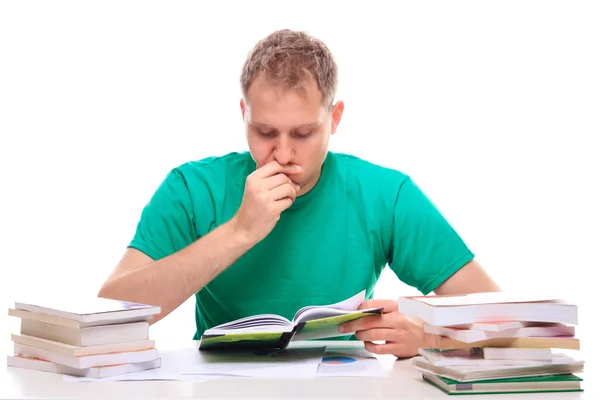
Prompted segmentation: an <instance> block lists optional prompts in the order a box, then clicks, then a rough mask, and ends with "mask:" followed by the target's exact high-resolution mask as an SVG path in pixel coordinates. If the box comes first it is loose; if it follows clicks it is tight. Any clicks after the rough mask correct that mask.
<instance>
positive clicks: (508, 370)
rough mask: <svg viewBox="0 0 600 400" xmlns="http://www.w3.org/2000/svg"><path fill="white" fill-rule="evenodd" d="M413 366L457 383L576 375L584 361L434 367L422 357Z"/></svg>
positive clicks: (414, 361)
mask: <svg viewBox="0 0 600 400" xmlns="http://www.w3.org/2000/svg"><path fill="white" fill-rule="evenodd" d="M412 364H413V366H414V367H415V368H416V369H417V370H419V371H420V372H421V373H424V374H433V375H438V376H443V377H444V378H448V379H452V380H455V381H457V382H474V381H480V380H483V379H506V378H516V377H525V376H542V375H557V374H577V373H582V372H583V366H584V361H583V360H573V361H572V362H570V363H562V364H540V365H489V366H483V365H475V366H473V365H443V366H438V365H434V364H433V363H432V362H431V361H429V360H428V359H427V358H425V357H423V356H417V357H415V358H413V359H412Z"/></svg>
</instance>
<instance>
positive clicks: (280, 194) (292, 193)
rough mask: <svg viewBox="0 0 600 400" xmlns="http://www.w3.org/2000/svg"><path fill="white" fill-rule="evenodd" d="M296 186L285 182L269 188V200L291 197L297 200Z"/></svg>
mask: <svg viewBox="0 0 600 400" xmlns="http://www.w3.org/2000/svg"><path fill="white" fill-rule="evenodd" d="M296 186H297V185H296ZM296 194H297V192H296V188H294V187H292V185H290V184H288V183H284V184H283V185H280V186H277V187H276V188H273V189H271V190H269V192H268V197H269V200H272V201H277V200H281V199H284V198H286V197H289V198H290V199H291V200H292V201H294V200H296Z"/></svg>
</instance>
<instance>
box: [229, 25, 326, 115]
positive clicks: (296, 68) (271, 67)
mask: <svg viewBox="0 0 600 400" xmlns="http://www.w3.org/2000/svg"><path fill="white" fill-rule="evenodd" d="M259 75H262V76H264V77H265V78H266V79H267V80H268V81H271V82H273V83H274V84H276V85H280V86H283V87H284V88H286V89H291V88H302V83H303V82H304V80H305V79H307V78H310V77H312V78H314V79H315V81H316V82H317V86H318V88H319V91H320V92H321V96H322V99H323V104H324V105H325V106H326V107H331V105H332V103H333V98H334V96H335V93H336V90H337V81H338V70H337V64H336V62H335V59H334V57H333V55H332V54H331V52H330V51H329V49H328V48H327V46H325V44H324V43H323V42H322V41H320V40H318V39H316V38H314V37H313V36H310V35H309V34H307V33H306V32H302V31H292V30H289V29H282V30H278V31H275V32H273V33H271V34H270V35H269V36H267V37H265V38H264V39H262V40H260V41H259V42H258V43H257V44H256V46H255V47H254V49H252V51H251V52H250V54H248V57H247V59H246V62H245V63H244V66H243V68H242V74H241V77H240V84H241V87H242V93H243V94H244V96H246V95H247V93H248V88H249V87H250V85H251V84H252V82H253V81H254V80H255V79H256V78H257V77H258V76H259Z"/></svg>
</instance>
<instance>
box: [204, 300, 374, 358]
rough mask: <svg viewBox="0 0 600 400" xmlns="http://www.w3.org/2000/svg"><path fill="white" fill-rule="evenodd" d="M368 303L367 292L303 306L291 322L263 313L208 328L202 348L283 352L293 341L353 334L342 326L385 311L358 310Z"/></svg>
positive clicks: (278, 316) (372, 309)
mask: <svg viewBox="0 0 600 400" xmlns="http://www.w3.org/2000/svg"><path fill="white" fill-rule="evenodd" d="M364 300H365V291H364V290H363V291H362V292H360V293H358V294H356V295H354V296H352V297H350V298H348V299H346V300H344V301H342V302H339V303H335V304H330V305H324V306H307V307H303V308H301V309H300V310H298V312H296V315H295V316H294V318H293V319H292V320H291V321H290V320H288V319H287V318H284V317H282V316H280V315H274V314H261V315H253V316H250V317H245V318H241V319H238V320H235V321H231V322H227V323H225V324H222V325H218V326H215V327H214V328H211V329H207V330H206V331H205V332H204V334H203V335H202V337H201V340H200V349H201V350H204V349H215V348H219V349H223V348H225V349H233V348H236V349H237V348H261V349H262V348H270V349H283V348H286V347H287V346H288V344H289V343H290V342H291V341H298V340H311V339H324V338H331V337H336V336H346V335H350V334H353V332H347V333H340V332H339V330H338V327H339V326H340V324H342V323H344V322H348V321H352V320H356V319H359V318H364V317H368V316H371V315H379V314H381V313H382V312H383V308H369V309H364V310H358V307H359V306H360V305H361V303H362V302H363V301H364Z"/></svg>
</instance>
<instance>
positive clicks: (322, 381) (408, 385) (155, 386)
mask: <svg viewBox="0 0 600 400" xmlns="http://www.w3.org/2000/svg"><path fill="white" fill-rule="evenodd" d="M314 344H317V345H320V346H323V345H324V344H327V345H328V348H331V346H335V348H336V349H338V348H340V347H339V346H340V342H322V341H320V342H313V343H310V344H307V343H304V344H300V343H296V345H314ZM356 344H359V345H360V342H357V343H355V345H356ZM189 346H197V343H195V342H190V343H189ZM348 346H350V347H351V346H352V345H351V344H348ZM157 347H158V348H159V351H160V352H161V353H163V354H165V353H166V352H169V351H173V350H176V348H175V347H174V346H162V345H159V344H157ZM180 347H182V346H180ZM380 360H381V362H382V365H383V366H384V368H385V369H386V371H387V372H388V375H387V377H385V378H366V377H360V378H339V377H338V378H313V379H255V378H232V377H227V378H219V379H215V380H210V381H206V382H181V381H141V382H140V381H138V382H136V381H129V382H91V383H89V382H74V383H68V382H64V381H63V378H62V376H61V375H58V374H53V373H47V372H40V371H31V370H26V369H20V368H12V367H11V368H6V367H4V368H3V369H2V370H0V371H1V375H0V398H3V399H4V398H10V399H32V398H36V399H95V398H111V399H112V398H120V399H122V398H127V399H150V398H161V399H164V398H169V399H182V398H200V399H232V398H254V399H275V398H277V399H281V398H290V399H305V398H310V399H325V398H327V399H332V398H343V399H369V398H379V399H385V398H389V399H448V398H449V396H448V395H446V394H445V393H443V392H442V391H440V390H439V389H437V388H435V387H433V386H432V385H430V384H428V383H426V382H424V381H423V380H422V378H421V374H420V373H419V372H418V371H417V370H416V369H414V368H413V367H412V364H411V360H397V359H396V358H394V357H391V356H381V357H380ZM4 365H6V362H5V363H4ZM594 371H595V372H597V371H596V370H594ZM594 375H597V376H596V379H600V375H599V374H595V373H594ZM583 378H584V384H585V391H584V392H580V393H576V392H575V393H545V394H510V395H505V396H503V395H477V396H476V397H474V398H473V400H475V399H480V398H481V399H494V400H500V399H503V398H508V399H511V400H524V399H525V400H534V399H535V400H540V399H556V400H558V399H560V400H574V399H586V400H587V399H596V400H597V399H600V390H596V388H600V385H597V386H595V387H594V383H595V382H592V379H593V375H590V372H587V370H586V373H585V374H584V375H583ZM586 378H587V379H588V381H585V379H586Z"/></svg>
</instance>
